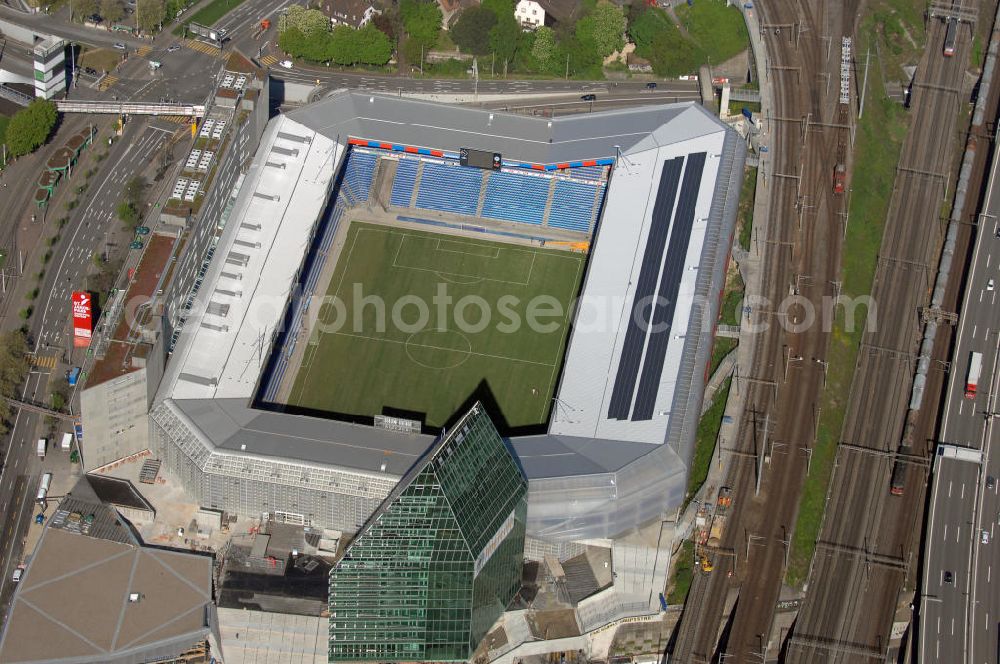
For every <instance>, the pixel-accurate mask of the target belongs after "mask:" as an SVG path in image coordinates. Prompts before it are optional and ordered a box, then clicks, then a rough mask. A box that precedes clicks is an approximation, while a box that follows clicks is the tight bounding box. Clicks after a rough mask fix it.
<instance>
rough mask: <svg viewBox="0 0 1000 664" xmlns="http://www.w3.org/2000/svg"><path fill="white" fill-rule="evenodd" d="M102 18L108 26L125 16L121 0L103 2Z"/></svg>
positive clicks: (105, 0)
mask: <svg viewBox="0 0 1000 664" xmlns="http://www.w3.org/2000/svg"><path fill="white" fill-rule="evenodd" d="M101 16H102V17H103V18H104V22H105V24H106V25H108V26H110V25H111V24H113V23H117V22H118V21H120V20H122V17H124V16H125V7H124V6H123V5H122V2H121V0H101Z"/></svg>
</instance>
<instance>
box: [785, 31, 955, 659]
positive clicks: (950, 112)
mask: <svg viewBox="0 0 1000 664" xmlns="http://www.w3.org/2000/svg"><path fill="white" fill-rule="evenodd" d="M944 33H945V28H944V24H943V23H942V22H940V21H937V20H932V21H930V22H929V23H928V29H927V45H926V47H925V51H924V55H923V57H922V59H921V62H920V64H919V66H918V67H917V74H916V80H915V83H914V86H913V95H912V100H911V108H910V115H911V119H912V124H911V127H910V129H909V132H908V134H907V136H906V140H905V142H904V144H903V146H902V151H901V153H900V158H899V165H898V168H897V172H896V179H895V186H894V188H893V191H892V196H891V199H890V203H889V214H888V217H887V219H886V223H885V227H884V230H883V238H882V243H881V247H880V250H879V261H878V264H877V267H876V273H875V282H874V285H873V289H872V299H873V300H874V301H875V302H876V303H877V311H876V315H875V322H874V325H872V324H871V323H870V324H869V326H868V327H867V328H866V330H865V334H864V336H863V338H862V345H861V350H860V353H859V357H858V363H857V368H856V371H855V375H854V379H853V383H852V385H851V392H850V397H849V399H848V404H847V412H846V416H845V422H844V429H843V431H842V433H841V441H842V442H841V444H840V445H838V447H837V457H836V462H835V465H834V471H833V475H832V478H831V485H830V492H829V495H828V501H827V504H826V507H825V513H824V516H823V526H822V528H821V530H820V536H819V540H818V542H817V546H816V553H815V556H814V559H813V562H812V568H811V570H810V575H809V581H808V593H807V595H806V598H805V601H804V603H803V606H802V609H801V611H800V613H799V616H798V619H797V620H796V623H795V626H794V629H793V631H792V634H791V637H790V639H789V640H788V643H787V661H788V662H813V661H817V660H820V659H822V660H823V661H829V662H840V661H857V660H860V659H864V658H870V659H879V658H883V659H884V658H885V657H886V656H887V652H888V648H889V642H890V638H891V629H892V623H893V622H894V619H895V615H896V610H897V605H898V603H899V600H900V593H901V592H902V590H903V586H904V581H905V580H906V578H907V576H908V575H910V573H911V572H912V567H911V565H910V563H911V561H912V560H914V558H913V556H912V555H911V554H912V552H913V549H914V547H915V546H916V545H917V543H918V540H917V538H918V535H919V533H920V523H921V521H920V519H921V510H922V507H923V504H924V496H925V488H926V476H927V475H926V473H927V468H926V465H922V464H921V463H919V462H916V463H909V464H907V468H908V471H907V475H906V488H905V491H904V495H903V496H892V495H890V494H889V480H890V474H891V471H892V467H893V463H894V455H895V454H896V451H897V447H898V445H899V444H900V442H901V441H902V440H903V437H904V424H905V422H906V417H907V407H908V402H909V398H910V391H911V386H912V383H913V369H914V367H913V362H914V361H915V357H914V355H913V354H914V353H915V352H916V351H917V349H918V348H919V344H920V337H921V333H922V327H921V324H920V318H919V315H918V314H919V312H920V310H921V308H922V307H925V306H927V305H928V298H929V295H930V289H931V287H932V284H933V280H934V276H935V274H936V266H937V261H938V257H939V253H940V246H939V242H940V233H941V229H942V227H941V225H940V219H939V215H940V210H941V207H942V204H943V202H944V200H945V197H946V191H948V190H949V189H948V187H949V182H947V181H946V179H947V177H948V176H947V174H948V173H949V171H950V172H951V173H955V172H956V171H955V169H954V166H953V162H954V158H955V155H956V152H955V147H956V141H955V134H956V133H955V132H954V131H950V128H952V127H954V126H955V123H956V120H957V119H958V118H959V111H960V102H961V100H960V92H959V90H958V89H957V88H955V87H954V86H955V81H960V80H962V77H963V76H964V70H965V67H966V63H968V62H969V48H970V45H971V42H972V39H971V31H970V30H969V29H968V28H967V27H966V28H964V29H963V30H960V31H959V37H958V43H957V51H956V53H955V55H954V57H951V58H946V57H944V56H943V55H942V53H941V48H942V47H941V45H942V43H943V40H944ZM965 127H967V120H966V121H965V124H964V125H963V129H964V128H965ZM942 128H945V129H946V130H942ZM956 262H957V261H956ZM942 336H946V335H939V337H942ZM940 341H941V344H940V345H939V346H938V347H936V348H937V349H938V351H937V352H939V353H940V352H941V351H940V346H941V345H945V340H944V339H940ZM945 347H946V346H945ZM935 357H936V358H940V357H942V355H940V354H939V355H936V356H935ZM935 367H940V365H939V364H937V363H935ZM932 374H934V375H935V376H936V378H935V379H936V380H938V381H940V371H937V370H935V371H932ZM936 396H937V395H936V393H935V392H934V390H932V389H928V391H927V393H926V394H925V396H924V403H925V404H932V405H931V406H928V407H925V408H924V409H922V411H921V412H920V419H918V420H915V421H914V429H913V431H912V432H911V434H910V439H911V440H912V441H913V444H914V449H913V454H914V455H916V458H917V459H920V460H922V459H923V458H924V457H925V455H927V454H928V453H929V452H930V450H929V449H927V447H928V444H927V443H926V442H925V441H933V430H934V424H935V422H934V416H935V408H934V407H933V404H935V403H936V401H935V399H936ZM911 576H912V575H911Z"/></svg>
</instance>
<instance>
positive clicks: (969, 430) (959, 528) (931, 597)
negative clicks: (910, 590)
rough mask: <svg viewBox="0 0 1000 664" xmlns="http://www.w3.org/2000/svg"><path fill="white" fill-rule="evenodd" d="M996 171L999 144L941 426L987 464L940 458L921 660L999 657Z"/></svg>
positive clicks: (999, 202) (999, 229)
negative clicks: (978, 364)
mask: <svg viewBox="0 0 1000 664" xmlns="http://www.w3.org/2000/svg"><path fill="white" fill-rule="evenodd" d="M998 174H1000V144H998V145H997V146H995V148H994V153H993V164H992V166H991V170H990V174H989V180H988V181H987V183H986V185H985V187H984V189H985V197H984V199H983V206H982V210H981V214H980V216H979V232H978V233H977V234H976V240H975V246H974V249H973V254H972V260H971V265H970V268H969V273H968V280H967V282H966V291H965V292H966V297H965V301H964V302H963V305H962V312H961V317H960V322H959V326H958V333H957V337H956V342H955V349H954V354H953V357H952V371H951V373H950V377H949V382H948V386H947V391H946V392H945V395H944V399H945V401H944V415H943V419H942V426H941V434H940V440H941V441H942V442H943V443H947V444H952V445H956V446H959V447H962V448H969V449H973V450H979V451H981V452H982V457H983V459H984V460H985V465H984V466H982V467H980V466H977V465H973V464H970V463H968V462H965V461H960V460H955V459H951V458H942V457H940V456H939V457H937V458H936V463H935V467H934V474H933V478H932V481H933V487H932V494H931V502H930V517H929V520H928V527H927V536H926V538H925V541H924V560H923V567H924V569H923V582H922V587H921V603H920V652H921V653H922V654H923V656H924V658H925V660H926V658H927V657H929V656H931V655H934V656H935V657H938V654H939V653H944V655H943V657H945V658H946V659H952V658H954V659H955V660H956V661H957V660H958V659H966V660H967V661H970V662H976V663H977V664H978V663H980V662H991V663H993V664H996V662H997V644H998V639H1000V634H998V632H997V620H998V619H1000V588H998V587H997V582H995V581H994V578H993V576H994V575H993V567H998V570H1000V551H998V550H997V545H996V544H994V541H993V540H994V535H1000V529H998V525H1000V498H998V496H997V484H996V481H995V478H996V477H998V476H1000V457H998V456H997V454H996V453H995V452H994V451H993V450H994V449H998V448H1000V443H998V444H997V445H994V442H995V441H994V439H995V438H996V436H997V432H996V430H995V427H994V419H993V418H988V417H987V416H986V414H987V413H995V412H996V411H997V409H998V408H997V403H996V400H997V397H998V387H1000V386H998V381H1000V372H997V370H996V368H997V363H998V361H1000V358H998V354H997V347H998V344H1000V309H998V308H997V306H996V304H997V302H996V295H997V291H996V290H989V286H988V283H989V281H990V280H991V279H992V280H994V283H996V282H997V281H998V280H1000V238H998V234H1000V223H998V216H1000V177H998ZM974 351H975V352H980V353H982V354H983V374H982V378H981V380H980V385H981V386H982V387H981V389H980V390H979V392H978V394H977V395H976V398H975V399H967V398H965V379H966V377H967V375H968V368H969V360H970V356H971V353H972V352H974ZM986 477H992V478H994V481H993V488H989V487H988V486H987V483H986V482H985V481H984V480H985V478H986ZM959 482H961V490H959V491H956V490H954V489H953V487H954V486H957V485H958V483H959ZM983 531H986V532H987V542H986V543H983V542H982V540H981V537H982V535H981V534H982V532H983ZM944 570H948V571H950V572H952V574H953V576H954V579H955V587H954V588H951V587H948V586H944V585H942V584H941V583H940V579H941V577H942V575H943V573H944ZM942 623H943V626H942ZM953 625H956V626H955V627H953ZM927 661H929V660H927Z"/></svg>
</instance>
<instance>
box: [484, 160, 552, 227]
mask: <svg viewBox="0 0 1000 664" xmlns="http://www.w3.org/2000/svg"><path fill="white" fill-rule="evenodd" d="M550 182H551V180H550V179H549V178H547V177H536V176H531V175H519V174H517V173H507V172H505V171H496V172H493V173H490V179H489V180H488V181H487V182H486V200H485V202H484V203H483V216H484V217H490V218H492V219H504V220H506V221H519V222H522V223H525V224H541V223H542V219H543V218H544V217H545V204H546V203H547V202H548V197H549V183H550Z"/></svg>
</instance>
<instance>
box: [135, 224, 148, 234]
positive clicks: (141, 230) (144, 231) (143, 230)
mask: <svg viewBox="0 0 1000 664" xmlns="http://www.w3.org/2000/svg"><path fill="white" fill-rule="evenodd" d="M135 232H136V233H137V234H139V235H149V226H137V227H136V229H135Z"/></svg>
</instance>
